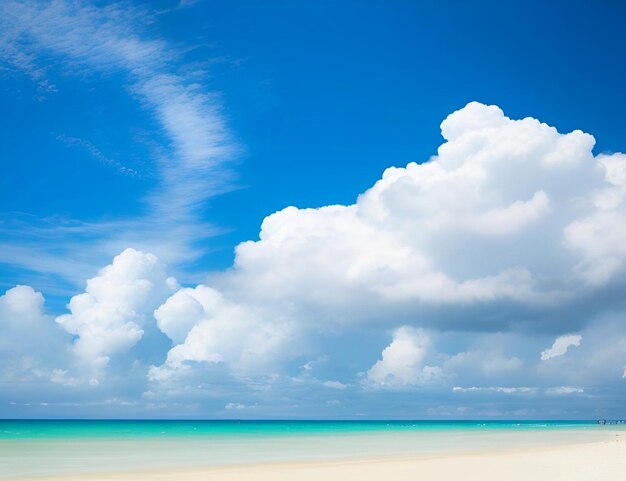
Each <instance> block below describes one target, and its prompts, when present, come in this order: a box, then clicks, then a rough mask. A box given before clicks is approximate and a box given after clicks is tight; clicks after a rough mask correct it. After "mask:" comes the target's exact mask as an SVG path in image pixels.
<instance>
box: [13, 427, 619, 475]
mask: <svg viewBox="0 0 626 481" xmlns="http://www.w3.org/2000/svg"><path fill="white" fill-rule="evenodd" d="M625 439H626V438H625V437H624V436H623V435H619V434H615V436H613V437H611V438H610V439H609V440H607V441H601V442H594V443H584V444H571V445H561V446H552V447H543V448H526V449H512V450H501V451H496V452H476V453H467V454H450V455H440V456H436V457H412V458H402V459H363V460H358V461H355V460H350V461H332V462H331V461H320V462H307V463H296V462H294V463H280V464H263V465H247V466H229V467H208V468H203V469H193V470H169V471H168V470H161V471H158V472H157V471H154V472H150V471H141V472H126V473H115V474H100V475H98V474H93V475H79V476H58V477H45V478H44V477H41V478H28V480H29V481H35V480H37V481H44V480H45V481H61V480H63V481H105V480H106V481H109V480H110V481H165V480H168V481H173V480H181V481H349V480H359V481H374V480H376V481H380V480H384V481H404V480H406V481H409V480H411V481H418V480H429V481H430V480H434V481H438V480H441V481H448V480H449V481H459V480H463V481H544V480H545V481H561V480H562V481H625V480H626V441H625ZM16 481H17V478H16ZM19 481H25V478H19Z"/></svg>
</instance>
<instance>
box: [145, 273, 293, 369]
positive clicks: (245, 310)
mask: <svg viewBox="0 0 626 481" xmlns="http://www.w3.org/2000/svg"><path fill="white" fill-rule="evenodd" d="M155 317H156V318H157V320H158V326H159V328H160V329H161V330H162V331H163V332H164V333H165V334H166V335H168V336H169V337H170V338H171V339H172V340H173V341H175V342H176V345H175V346H174V347H173V348H172V349H171V350H170V351H169V353H168V355H167V360H166V362H165V364H164V365H163V366H160V367H156V366H153V367H152V368H151V369H150V374H149V376H150V379H152V380H166V379H169V378H170V377H171V376H172V375H173V374H175V372H176V371H179V370H186V369H187V367H188V362H189V361H193V362H208V363H214V364H215V363H228V367H229V368H232V369H233V371H234V373H235V374H237V373H250V372H256V373H259V372H260V371H262V370H264V369H268V366H270V365H272V364H273V363H274V362H275V361H277V360H278V359H280V358H281V357H282V356H283V355H284V354H285V351H287V352H288V351H295V352H297V345H296V344H295V343H294V339H293V336H292V335H293V334H294V333H293V330H292V325H291V322H290V320H289V319H288V318H285V317H284V316H281V314H280V313H275V314H274V315H272V316H268V315H267V313H265V312H264V311H263V309H260V308H258V307H248V306H245V305H241V304H234V303H233V302H231V301H229V300H228V299H226V298H224V296H223V295H222V294H220V293H219V292H218V291H216V290H214V289H211V288H209V287H206V286H202V285H200V286H198V287H196V288H195V289H182V290H180V291H178V292H177V293H176V294H174V295H173V296H171V297H170V298H169V299H167V301H166V302H165V303H164V304H163V305H162V306H160V307H159V308H158V309H157V310H156V311H155Z"/></svg>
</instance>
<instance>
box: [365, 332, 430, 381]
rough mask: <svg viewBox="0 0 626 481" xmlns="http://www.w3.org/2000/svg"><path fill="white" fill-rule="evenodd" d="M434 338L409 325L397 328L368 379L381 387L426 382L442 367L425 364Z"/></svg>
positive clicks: (368, 374)
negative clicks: (431, 340) (431, 338)
mask: <svg viewBox="0 0 626 481" xmlns="http://www.w3.org/2000/svg"><path fill="white" fill-rule="evenodd" d="M429 347H430V339H429V337H428V336H427V335H426V333H425V332H424V331H422V330H419V329H415V328H412V327H408V326H403V327H400V328H398V329H396V330H395V331H394V333H393V340H392V341H391V344H389V346H387V347H386V348H385V349H384V350H383V352H382V359H380V360H379V361H377V362H376V364H374V365H373V366H372V367H371V368H370V369H369V370H368V371H367V382H368V384H370V385H372V386H377V387H400V386H411V385H418V384H422V383H426V382H429V381H432V380H433V379H436V378H438V377H439V375H440V374H441V369H440V368H439V367H434V366H427V365H425V364H424V362H425V359H426V356H427V355H428V351H429Z"/></svg>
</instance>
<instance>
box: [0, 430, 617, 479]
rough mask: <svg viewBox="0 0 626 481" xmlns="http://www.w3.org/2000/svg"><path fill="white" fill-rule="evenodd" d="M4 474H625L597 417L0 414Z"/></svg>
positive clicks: (612, 438)
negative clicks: (5, 418) (151, 418)
mask: <svg viewBox="0 0 626 481" xmlns="http://www.w3.org/2000/svg"><path fill="white" fill-rule="evenodd" d="M0 427H2V428H3V430H2V433H3V435H2V436H0V479H2V480H3V481H4V480H9V481H17V480H20V481H24V480H27V481H44V480H46V481H61V480H74V481H82V480H84V481H89V480H90V481H104V480H119V481H131V480H139V481H140V480H146V481H160V480H175V479H184V480H191V481H194V480H197V481H205V480H206V481H213V480H221V481H229V480H233V481H235V480H237V481H257V480H258V481H261V480H264V481H267V480H271V481H281V480H285V481H286V480H302V481H309V480H311V481H313V480H317V481H319V480H324V481H333V480H349V479H359V480H365V481H369V480H372V481H373V480H382V479H388V478H391V479H394V480H405V479H406V480H414V479H434V480H455V481H456V480H459V479H463V480H481V481H486V480H511V481H515V480H518V479H519V480H528V479H532V480H539V481H541V480H546V481H547V480H550V481H554V480H561V479H562V480H568V481H569V480H574V481H575V480H581V481H582V480H585V481H595V480H607V481H608V480H611V481H612V480H616V481H617V480H620V481H621V480H623V479H624V475H625V473H626V426H625V425H612V426H608V425H607V426H599V425H594V424H593V423H591V422H573V423H567V422H557V423H543V422H536V423H531V422H525V423H524V422H522V423H514V422H506V423H504V422H487V423H481V422H434V423H433V422H331V421H329V422H325V421H322V422H297V421H295V422H237V421H232V422H157V421H155V422H123V421H120V422H13V423H8V422H4V424H1V425H0Z"/></svg>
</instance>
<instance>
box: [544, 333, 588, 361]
mask: <svg viewBox="0 0 626 481" xmlns="http://www.w3.org/2000/svg"><path fill="white" fill-rule="evenodd" d="M581 340H582V336H580V335H578V334H565V335H563V336H559V337H557V338H556V339H555V340H554V343H553V344H552V347H550V348H548V349H546V350H545V351H543V352H542V353H541V360H542V361H547V360H549V359H552V358H554V357H559V356H562V355H563V354H565V353H566V352H567V350H568V349H569V348H570V347H571V346H575V347H577V346H580V341H581Z"/></svg>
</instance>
